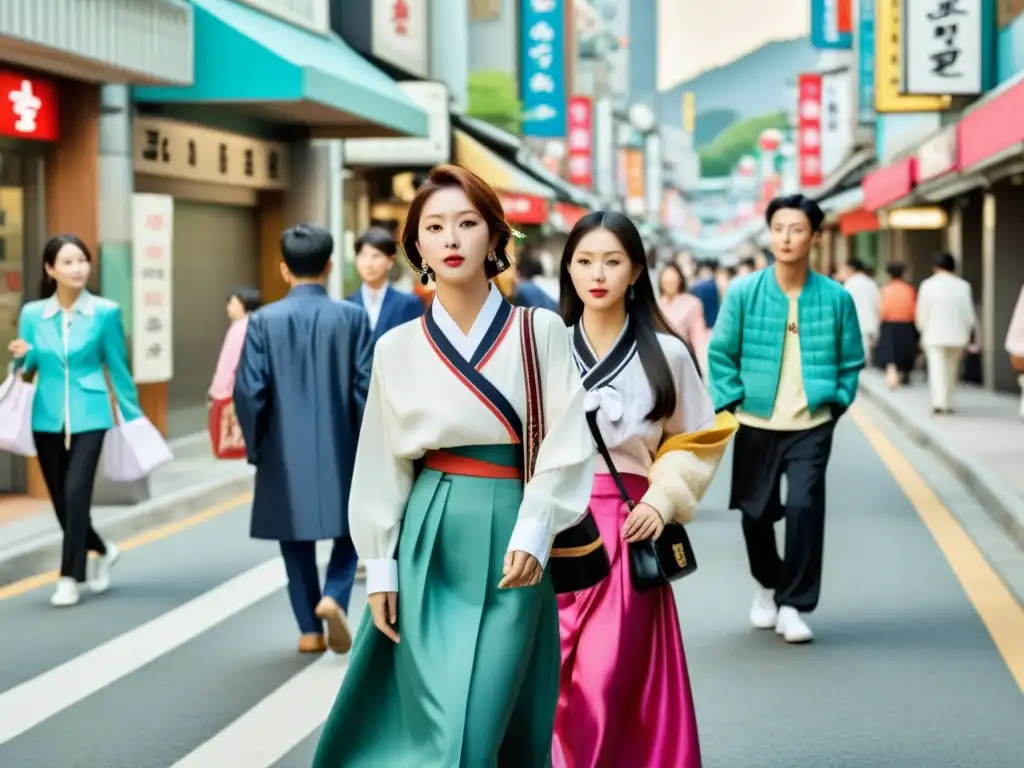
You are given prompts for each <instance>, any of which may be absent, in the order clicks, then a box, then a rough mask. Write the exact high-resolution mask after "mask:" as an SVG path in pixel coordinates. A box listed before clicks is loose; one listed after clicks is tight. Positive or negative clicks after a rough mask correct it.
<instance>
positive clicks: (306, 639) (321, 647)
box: [299, 633, 327, 653]
mask: <svg viewBox="0 0 1024 768" xmlns="http://www.w3.org/2000/svg"><path fill="white" fill-rule="evenodd" d="M326 650H327V643H325V642H324V636H323V635H318V634H316V633H309V634H305V635H300V636H299V653H323V652H324V651H326Z"/></svg>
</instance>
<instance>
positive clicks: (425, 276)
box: [420, 256, 430, 285]
mask: <svg viewBox="0 0 1024 768" xmlns="http://www.w3.org/2000/svg"><path fill="white" fill-rule="evenodd" d="M429 282H430V267H428V266H427V262H426V260H424V259H423V257H422V256H421V257H420V283H421V284H422V285H427V283H429Z"/></svg>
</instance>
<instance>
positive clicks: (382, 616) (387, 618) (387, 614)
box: [366, 592, 398, 643]
mask: <svg viewBox="0 0 1024 768" xmlns="http://www.w3.org/2000/svg"><path fill="white" fill-rule="evenodd" d="M366 601H367V602H368V603H369V604H370V614H371V615H372V616H373V623H374V624H375V625H377V629H379V630H380V631H381V633H382V634H383V635H384V636H385V637H387V638H388V639H389V640H391V641H392V642H395V643H397V642H398V632H397V631H396V630H395V626H396V625H397V624H398V593H397V592H374V593H373V594H372V595H370V596H369V597H368V598H366Z"/></svg>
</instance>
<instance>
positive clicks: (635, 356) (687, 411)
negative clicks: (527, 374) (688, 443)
mask: <svg viewBox="0 0 1024 768" xmlns="http://www.w3.org/2000/svg"><path fill="white" fill-rule="evenodd" d="M569 334H570V339H571V343H572V345H573V357H574V359H575V361H576V365H577V367H578V369H579V371H580V374H581V375H582V376H583V383H584V386H585V387H586V388H587V389H588V390H590V391H588V392H587V396H586V408H587V410H588V411H593V410H596V411H597V425H598V428H599V429H600V430H601V437H602V438H604V441H605V445H607V447H608V453H609V455H610V456H611V459H612V462H613V463H614V464H615V468H616V469H617V470H618V471H619V472H622V473H631V474H636V475H642V476H644V477H647V478H648V480H649V482H650V488H649V489H648V492H647V494H646V495H645V496H644V498H643V499H642V501H644V502H645V503H647V504H650V505H651V506H652V507H654V508H655V509H657V510H658V512H660V513H661V515H662V517H663V518H664V519H665V520H676V519H680V518H686V517H688V515H689V514H690V513H692V511H693V510H692V509H683V507H684V506H686V505H687V503H688V500H689V497H690V495H691V494H685V493H683V494H682V495H680V493H672V489H671V488H666V487H665V486H666V483H667V484H668V485H670V486H671V485H673V484H675V483H677V482H683V479H684V478H682V477H678V478H677V477H676V476H674V474H673V473H672V472H655V471H652V470H653V469H654V467H653V464H654V457H655V455H657V453H658V448H659V447H660V446H661V444H662V443H663V442H664V441H665V440H666V439H667V438H670V437H673V436H675V435H680V434H687V433H692V432H699V431H701V430H705V429H709V428H710V427H712V426H713V425H714V423H715V408H714V404H713V403H712V401H711V397H710V395H709V394H708V391H707V389H706V388H705V386H704V382H702V381H701V378H700V374H699V373H698V371H697V367H696V365H695V364H694V362H693V357H692V356H691V355H690V351H689V350H688V349H687V347H686V345H685V344H684V343H683V342H682V341H680V340H679V339H678V338H676V337H675V336H671V335H669V334H665V333H659V334H658V343H659V344H660V345H661V349H662V351H663V352H664V353H665V358H666V360H667V361H668V365H669V369H670V370H671V372H672V378H673V380H674V382H675V385H676V407H675V410H674V411H673V412H672V414H671V415H670V416H668V417H667V418H663V419H660V420H658V421H653V422H652V421H648V420H647V414H648V413H650V411H651V408H653V407H654V392H653V391H652V390H651V385H650V384H649V383H648V381H647V374H646V373H645V372H644V368H643V364H642V363H641V362H640V355H639V353H638V350H637V344H636V338H635V335H634V333H633V329H632V328H631V326H630V324H629V322H628V321H627V323H626V325H625V327H623V329H622V332H621V333H620V334H619V337H618V339H616V341H615V343H614V344H613V345H612V348H611V349H610V350H609V352H608V354H606V355H605V357H604V358H602V359H600V360H598V357H597V354H596V353H595V352H594V349H593V347H592V346H591V345H590V342H589V341H588V340H587V336H586V333H585V332H584V330H583V324H582V321H581V322H580V323H578V324H577V325H576V326H575V327H574V328H570V329H569ZM679 458H681V457H674V459H676V460H678V459H679ZM597 461H598V466H597V470H596V471H597V472H607V471H608V469H607V467H606V466H605V463H604V461H602V460H601V459H600V458H598V459H597ZM677 468H678V467H677ZM716 468H717V464H716ZM683 474H685V472H684V473H683ZM712 474H714V472H713V471H712ZM679 490H680V492H682V490H683V489H679ZM698 498H699V497H698ZM693 504H694V505H695V504H696V502H695V501H694V502H693Z"/></svg>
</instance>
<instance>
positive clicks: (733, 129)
mask: <svg viewBox="0 0 1024 768" xmlns="http://www.w3.org/2000/svg"><path fill="white" fill-rule="evenodd" d="M788 127H789V118H788V117H787V115H786V113H785V112H775V113H772V114H768V115H759V116H758V117H751V118H748V119H746V120H740V121H738V122H735V123H733V124H732V125H730V126H729V127H728V128H726V129H725V130H724V131H722V132H721V133H720V134H718V136H717V137H716V138H715V140H714V141H713V142H711V143H710V144H709V145H708V146H706V147H704V149H702V150H700V172H701V175H702V176H728V175H729V174H731V173H732V172H733V170H735V168H736V163H738V162H739V159H740V158H741V157H743V156H744V155H749V154H752V153H754V152H756V151H757V140H758V139H759V138H760V136H761V132H762V131H764V130H766V129H768V128H778V129H780V130H784V129H786V128H788Z"/></svg>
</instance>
